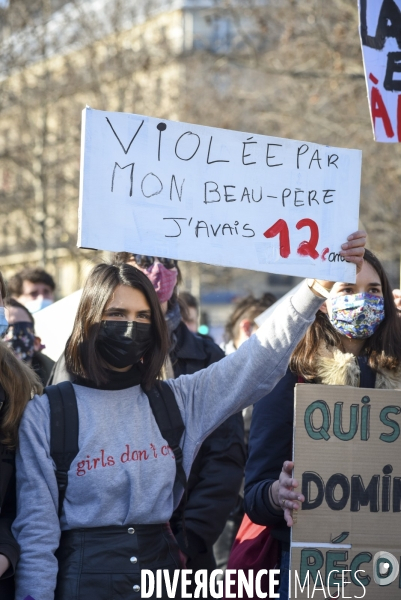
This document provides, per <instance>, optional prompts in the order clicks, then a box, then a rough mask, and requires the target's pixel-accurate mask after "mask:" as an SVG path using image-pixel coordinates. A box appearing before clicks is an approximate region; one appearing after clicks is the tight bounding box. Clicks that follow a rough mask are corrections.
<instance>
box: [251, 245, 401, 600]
mask: <svg viewBox="0 0 401 600" xmlns="http://www.w3.org/2000/svg"><path fill="white" fill-rule="evenodd" d="M364 258H365V260H364V263H363V267H362V269H361V270H360V271H359V273H358V274H357V277H356V283H354V284H351V283H340V282H337V283H335V284H334V286H333V287H332V290H331V292H330V294H328V297H327V300H326V302H325V304H323V305H322V306H321V308H320V310H319V311H318V312H317V314H316V319H315V321H314V322H313V324H312V325H311V326H310V327H309V329H308V330H307V332H306V335H305V336H304V338H303V339H302V340H301V341H300V342H299V344H298V346H297V347H296V348H295V350H294V352H293V353H292V356H291V359H290V364H289V369H288V371H287V374H286V375H285V376H284V377H283V379H282V380H281V381H280V382H279V383H278V384H277V386H276V387H275V389H274V390H273V391H272V392H271V393H270V394H268V395H267V396H266V397H265V398H263V399H262V400H261V401H260V402H258V403H257V404H256V406H255V407H254V413H253V414H254V417H253V419H252V425H251V432H250V440H249V458H248V462H247V466H246V473H245V509H246V512H247V514H248V516H249V518H250V519H251V520H252V521H253V522H254V523H257V524H259V525H268V526H269V527H271V535H272V536H273V537H274V538H276V539H277V540H279V541H280V543H281V548H282V563H281V570H282V572H281V574H283V569H285V566H286V565H287V569H288V558H289V543H290V529H289V527H290V526H291V525H292V523H293V520H292V511H293V510H298V508H299V502H303V501H304V500H305V498H304V496H303V495H302V494H300V493H299V492H298V491H293V489H292V488H293V487H298V484H297V482H296V481H295V480H294V479H292V478H291V473H292V469H293V463H292V462H290V459H291V456H292V436H293V413H294V386H295V384H296V383H297V382H298V383H299V382H306V383H320V384H327V385H352V386H355V387H362V388H374V387H375V388H380V389H394V388H399V387H401V320H400V318H399V316H398V314H397V309H396V307H395V304H394V299H393V296H392V292H391V287H390V283H389V281H388V278H387V275H386V273H385V271H384V269H383V267H382V265H381V263H380V261H379V260H378V259H377V258H376V256H374V254H372V253H371V252H369V250H365V257H364ZM283 463H284V465H283ZM280 594H281V595H280V598H281V600H286V599H287V598H288V578H282V580H281V586H280Z"/></svg>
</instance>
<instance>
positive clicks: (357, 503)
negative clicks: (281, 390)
mask: <svg viewBox="0 0 401 600" xmlns="http://www.w3.org/2000/svg"><path fill="white" fill-rule="evenodd" d="M294 414H295V427H294V462H295V470H294V477H295V478H296V479H297V480H298V482H299V488H298V489H299V491H301V492H302V493H303V494H304V496H305V502H304V503H303V505H302V510H299V511H298V514H297V517H296V519H297V521H296V523H295V524H294V526H293V528H292V541H291V596H290V597H291V598H316V599H320V598H330V597H331V598H333V597H338V598H365V599H367V600H373V599H374V600H393V599H394V600H396V599H398V600H400V598H401V569H400V563H401V390H376V389H363V388H353V387H348V386H326V385H308V384H300V385H297V386H296V390H295V410H294ZM308 582H309V590H308ZM343 582H345V583H343ZM305 584H306V585H305ZM302 588H303V591H302Z"/></svg>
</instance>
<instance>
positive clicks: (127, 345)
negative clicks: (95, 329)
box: [96, 321, 153, 369]
mask: <svg viewBox="0 0 401 600" xmlns="http://www.w3.org/2000/svg"><path fill="white" fill-rule="evenodd" d="M151 327H152V326H151V324H150V323H137V322H136V321H102V322H101V324H100V329H99V333H98V336H97V341H96V343H97V347H98V350H99V353H100V355H101V357H102V358H104V360H105V361H106V362H107V364H109V365H111V366H112V367H115V368H116V369H122V368H124V367H129V366H130V365H134V364H136V363H138V362H139V361H140V360H141V358H142V357H143V355H144V354H145V353H146V351H147V350H149V348H150V346H151V344H152V341H153V336H152V331H151Z"/></svg>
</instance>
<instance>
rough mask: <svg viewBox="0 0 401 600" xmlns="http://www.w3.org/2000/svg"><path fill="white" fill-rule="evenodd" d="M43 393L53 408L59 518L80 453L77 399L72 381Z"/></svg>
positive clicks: (52, 448) (52, 439)
mask: <svg viewBox="0 0 401 600" xmlns="http://www.w3.org/2000/svg"><path fill="white" fill-rule="evenodd" d="M44 391H45V394H47V397H48V398H49V405H50V456H51V457H52V459H53V460H54V462H55V465H56V479H57V486H58V493H59V502H58V514H59V517H60V516H61V512H62V509H63V502H64V496H65V492H66V489H67V484H68V471H69V469H70V466H71V463H72V461H73V460H74V458H75V457H76V455H77V454H78V450H79V448H78V431H79V422H78V407H77V398H76V396H75V391H74V388H73V386H72V383H71V382H70V381H63V382H62V383H58V384H57V385H50V386H48V387H46V388H45V390H44Z"/></svg>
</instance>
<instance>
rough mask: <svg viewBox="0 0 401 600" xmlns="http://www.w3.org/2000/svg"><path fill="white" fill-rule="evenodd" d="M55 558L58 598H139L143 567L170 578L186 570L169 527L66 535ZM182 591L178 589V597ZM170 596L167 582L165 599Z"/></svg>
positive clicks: (132, 527)
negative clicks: (177, 570)
mask: <svg viewBox="0 0 401 600" xmlns="http://www.w3.org/2000/svg"><path fill="white" fill-rule="evenodd" d="M57 558H58V561H59V574H58V580H57V589H56V594H55V600H89V599H90V600H92V599H93V600H139V599H140V598H141V569H149V570H151V571H153V572H154V573H155V571H156V570H157V569H167V570H168V571H169V572H170V580H172V578H173V574H174V573H173V572H174V570H176V569H181V568H182V567H183V565H182V562H181V555H180V551H179V548H178V544H177V542H176V540H175V538H174V536H173V534H172V533H171V530H170V526H169V525H168V524H166V525H127V526H123V527H120V526H115V527H96V528H91V529H74V530H71V531H64V532H63V533H62V535H61V540H60V547H59V549H58V550H57ZM180 590H181V586H180V585H179V587H178V588H177V592H178V593H177V596H176V597H177V598H179V597H180ZM167 597H168V596H167V591H166V589H165V586H164V583H163V586H162V598H167ZM151 598H156V586H155V590H154V595H153V596H151ZM38 600H40V599H38Z"/></svg>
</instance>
